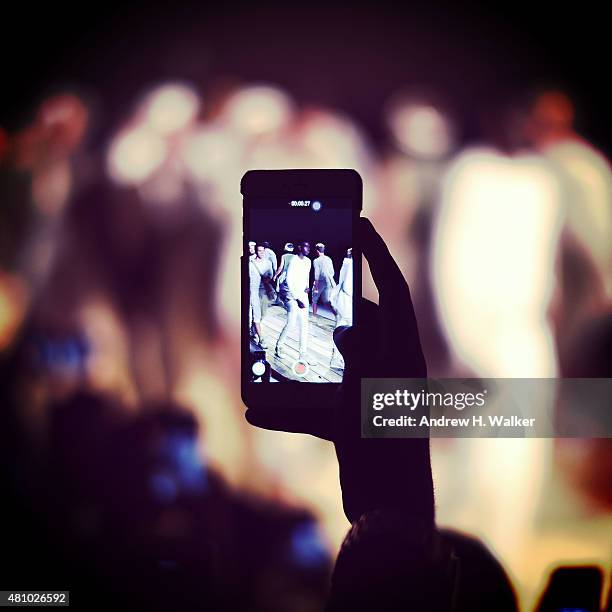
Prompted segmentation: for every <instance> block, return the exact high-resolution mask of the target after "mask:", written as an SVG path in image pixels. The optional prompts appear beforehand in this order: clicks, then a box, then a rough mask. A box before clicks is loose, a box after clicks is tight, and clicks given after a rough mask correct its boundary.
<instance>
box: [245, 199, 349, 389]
mask: <svg viewBox="0 0 612 612" xmlns="http://www.w3.org/2000/svg"><path fill="white" fill-rule="evenodd" d="M244 214H245V236H244V239H245V256H246V257H248V270H249V272H248V278H247V279H245V278H243V282H248V305H246V307H247V308H248V316H245V313H243V317H242V321H243V325H246V326H248V329H247V330H246V334H247V335H248V338H249V351H250V365H251V368H250V369H251V376H250V381H251V382H252V383H253V384H258V383H268V382H270V383H275V382H278V383H287V382H298V383H336V384H338V383H341V382H342V378H343V374H344V360H343V358H342V355H341V354H340V353H339V352H338V349H337V348H336V346H335V344H334V340H333V333H334V330H335V329H336V328H337V327H339V326H345V325H349V326H350V325H352V324H353V316H354V299H353V279H354V274H353V258H352V245H353V219H354V203H353V202H352V201H351V199H350V198H341V197H325V198H324V197H320V198H317V197H316V196H313V197H312V198H311V199H292V198H290V197H267V198H263V197H252V198H249V202H248V206H247V207H246V208H245V213H244Z"/></svg>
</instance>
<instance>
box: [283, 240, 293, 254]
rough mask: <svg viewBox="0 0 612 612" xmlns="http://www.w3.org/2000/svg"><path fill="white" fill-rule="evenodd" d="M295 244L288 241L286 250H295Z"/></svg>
mask: <svg viewBox="0 0 612 612" xmlns="http://www.w3.org/2000/svg"><path fill="white" fill-rule="evenodd" d="M293 249H294V246H293V242H287V243H286V244H285V251H289V252H290V253H291V252H293Z"/></svg>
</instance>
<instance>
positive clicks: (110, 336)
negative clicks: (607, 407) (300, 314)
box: [0, 82, 612, 611]
mask: <svg viewBox="0 0 612 612" xmlns="http://www.w3.org/2000/svg"><path fill="white" fill-rule="evenodd" d="M126 109H127V110H126V113H125V116H124V118H123V125H122V126H121V127H120V128H119V129H115V130H112V131H109V132H108V133H107V134H106V138H105V139H104V143H103V144H99V143H96V144H95V146H94V145H93V144H92V143H91V142H89V140H88V133H89V131H90V128H91V126H92V125H93V124H94V123H95V122H96V120H97V117H96V108H95V107H94V106H93V105H90V104H89V103H88V101H87V100H86V99H84V98H83V97H81V96H79V95H77V94H76V93H73V92H69V91H67V92H65V93H63V94H58V95H54V96H52V97H50V98H48V99H45V100H44V101H43V102H42V103H41V104H40V106H39V108H38V109H37V111H36V113H35V116H33V117H32V121H31V124H30V125H29V126H28V127H27V128H25V129H22V130H21V131H19V132H16V133H9V132H8V131H6V130H3V129H2V127H1V126H0V193H1V205H0V236H1V239H0V351H1V354H0V356H1V358H2V379H3V380H2V383H3V384H2V393H3V405H4V406H5V407H6V410H5V413H6V414H5V417H6V419H7V425H6V427H3V434H4V436H5V439H4V440H3V450H4V454H5V456H4V458H3V463H4V465H5V468H4V469H5V471H6V474H7V476H8V477H9V479H10V481H11V482H12V483H13V487H14V490H15V492H16V493H17V494H18V495H16V497H15V499H16V500H20V501H18V502H17V501H16V502H15V507H14V508H13V509H12V511H13V512H14V516H15V517H16V516H32V517H33V520H32V522H33V523H36V520H34V518H35V517H38V518H39V519H40V521H41V527H40V529H41V533H42V532H43V531H44V533H45V534H47V535H46V536H45V537H51V535H49V534H52V535H53V536H54V537H57V538H58V539H60V540H61V542H62V544H61V545H58V546H59V548H61V549H63V550H65V551H67V552H66V555H67V556H68V555H69V554H70V552H69V551H71V550H72V548H71V547H74V549H75V550H76V549H78V555H81V556H83V558H84V561H83V566H82V567H83V568H84V569H83V572H86V569H85V568H87V559H89V562H91V563H93V561H92V559H94V558H95V560H96V563H99V564H100V566H104V567H105V568H112V573H113V575H114V576H115V578H116V580H117V581H118V580H119V577H120V576H121V575H122V573H124V572H126V571H127V568H128V567H131V568H133V567H137V568H139V572H138V575H139V576H140V579H141V580H142V581H143V582H142V584H146V583H147V582H148V581H150V580H155V579H156V577H159V576H162V575H163V576H166V577H168V576H169V577H170V578H168V579H169V580H171V581H174V582H172V584H173V588H175V589H176V592H177V593H178V592H181V593H182V594H183V595H182V596H184V597H186V595H185V593H187V592H188V593H190V595H189V596H190V597H193V598H195V599H194V600H196V599H197V598H198V597H202V596H203V594H204V593H208V594H209V595H210V593H212V595H210V596H211V597H218V598H220V599H219V600H220V601H222V600H223V598H224V597H230V596H231V597H233V598H234V600H233V603H234V604H236V606H237V607H240V605H239V603H240V601H250V602H254V603H253V607H252V608H251V609H262V610H273V609H279V610H281V609H282V610H285V609H293V610H297V609H300V610H305V611H306V610H315V609H318V608H320V606H321V605H322V602H323V601H324V597H325V592H326V585H327V580H328V576H329V571H330V567H331V559H333V557H334V556H335V554H336V552H337V548H338V546H339V543H340V541H341V539H342V537H343V535H344V533H345V531H346V528H347V523H346V521H345V519H344V518H343V516H342V511H341V506H340V494H339V487H338V476H337V465H336V462H335V456H334V454H333V449H331V448H329V447H328V446H327V445H326V444H325V443H324V442H322V441H320V440H316V439H314V438H310V437H304V436H297V435H292V434H281V433H272V432H268V431H264V430H256V429H254V428H252V427H250V426H248V425H247V424H246V422H245V421H244V419H243V411H244V407H243V406H242V404H241V400H240V391H239V387H240V385H239V370H240V343H239V336H240V330H239V324H240V312H239V308H240V307H239V304H240V298H239V291H240V266H239V262H240V259H239V258H240V255H241V253H242V250H243V244H242V241H243V238H242V234H241V231H242V228H241V214H242V213H241V211H242V200H241V195H240V189H239V186H240V178H241V177H242V175H243V174H244V172H245V171H247V170H249V169H258V168H275V169H281V168H355V169H356V170H357V171H358V172H359V173H360V174H361V176H362V178H363V183H364V207H363V208H364V215H365V216H367V217H369V218H370V219H371V220H372V221H373V223H374V225H375V227H376V228H377V230H378V231H379V232H380V234H381V235H382V236H383V238H384V239H385V241H386V242H387V244H388V246H389V248H390V250H391V252H392V254H393V255H394V256H395V258H396V260H397V261H398V263H399V265H400V267H401V269H402V271H403V273H404V275H405V276H406V278H407V280H408V282H409V285H410V288H411V292H412V295H413V300H414V304H415V309H416V314H417V319H418V322H419V329H420V333H421V338H422V342H423V348H424V351H425V356H426V359H427V363H428V368H429V374H430V376H437V377H443V376H447V377H499V378H504V377H546V378H548V377H552V378H555V377H560V376H567V377H611V376H612V369H611V368H612V366H611V364H612V173H611V171H610V165H609V161H608V160H607V159H606V157H605V156H604V155H603V153H602V152H600V151H598V150H597V149H596V148H595V147H594V146H593V145H591V144H590V143H589V142H588V141H586V140H585V139H584V138H582V137H581V136H580V135H579V134H578V133H576V132H575V130H574V115H575V108H574V103H573V101H572V100H571V99H570V98H569V97H568V96H567V95H566V94H564V93H563V92H560V91H541V92H539V93H538V94H537V95H533V96H532V97H531V98H530V99H529V100H527V101H526V102H525V103H524V104H523V105H522V106H520V107H519V106H517V107H516V108H514V109H513V110H512V113H508V114H507V115H505V116H500V117H498V121H497V123H496V125H495V126H494V129H491V130H490V137H489V139H488V141H486V142H482V144H481V145H479V146H472V147H469V148H464V147H462V146H460V144H459V143H460V139H459V138H458V134H459V133H460V132H461V130H462V125H461V120H460V118H458V117H456V116H455V117H453V116H452V114H451V113H450V111H449V110H448V105H447V104H446V103H445V101H444V100H440V99H439V97H435V96H430V95H427V94H425V93H422V92H416V91H415V92H412V91H400V92H398V93H397V94H396V95H395V96H393V97H391V98H390V99H389V101H388V104H387V105H386V106H385V107H384V108H383V109H381V111H380V117H379V120H380V121H381V122H383V123H384V124H385V125H386V127H387V132H388V142H387V143H386V145H385V146H384V147H380V146H378V147H374V146H373V144H372V143H371V142H370V141H369V139H368V136H367V134H366V133H365V132H364V130H363V129H362V128H361V127H360V126H359V125H358V124H357V123H356V122H355V121H353V120H352V119H351V117H350V116H348V115H346V114H344V113H342V112H340V111H338V110H333V109H329V108H309V107H304V106H302V105H300V103H299V101H297V100H295V99H293V98H292V97H291V95H290V94H289V93H288V92H287V91H284V90H283V89H281V88H279V87H277V86H274V85H268V84H244V85H241V86H236V87H234V88H231V89H227V88H225V89H219V88H216V89H215V88H213V89H211V91H210V92H209V91H207V90H205V89H203V88H202V87H200V86H198V85H197V84H194V83H184V82H169V83H163V84H160V85H158V86H156V87H153V88H151V89H150V90H148V91H145V92H143V93H142V97H141V98H140V99H138V100H136V101H134V103H133V104H132V105H131V106H130V107H127V106H126ZM364 271H366V274H365V276H364V282H363V287H364V295H365V297H369V298H370V299H373V300H374V301H376V292H375V288H374V286H373V283H372V282H371V280H370V279H369V276H368V274H367V270H366V267H364ZM543 401H544V402H548V403H549V409H550V410H551V411H554V410H555V398H554V397H550V398H543ZM608 442H609V440H569V439H568V440H538V439H529V440H479V439H469V440H459V439H457V440H435V441H433V442H432V460H433V469H434V481H435V483H436V497H437V513H438V520H439V522H440V523H442V524H443V525H446V526H452V527H455V528H458V529H461V530H464V531H466V532H469V533H473V534H475V535H477V536H479V537H481V538H482V539H483V540H484V541H485V542H486V543H487V544H488V545H489V547H490V548H491V549H492V551H493V552H494V553H495V554H496V555H497V556H498V558H499V559H500V560H501V562H502V564H503V565H504V567H505V569H506V571H507V572H508V573H509V575H510V577H511V579H512V581H513V584H514V586H515V588H516V590H517V593H518V595H519V600H520V602H521V605H522V606H523V608H524V609H530V606H532V605H533V603H534V601H535V599H536V597H537V596H538V595H539V593H540V592H541V590H542V588H543V586H544V585H545V583H546V581H547V580H548V576H549V574H550V572H551V570H552V569H554V568H555V567H556V566H558V565H560V564H562V563H563V564H595V565H599V566H601V567H603V568H604V569H606V570H607V572H608V573H609V570H610V551H611V540H610V533H612V511H611V510H612V481H611V480H610V474H612V469H611V467H612V446H611V445H610V444H608ZM501 480H503V482H504V488H503V489H502V490H500V488H499V483H500V481H501ZM43 519H44V521H43ZM43 522H44V523H45V525H44V526H43V525H42V523H43ZM4 529H5V530H7V531H10V527H9V526H8V525H7V524H5V526H4ZM58 534H61V538H60V536H59V535H58ZM37 536H40V537H43V536H42V535H41V534H39V533H31V534H30V536H29V537H30V538H31V541H34V540H35V537H37ZM16 537H17V536H15V538H16ZM118 550H121V551H123V553H124V554H118V553H117V551H118ZM94 551H95V552H94ZM22 554H23V555H24V556H23V559H21V565H19V563H17V565H16V566H15V568H16V569H15V570H14V575H15V576H18V575H19V572H18V568H20V567H21V568H23V567H27V566H28V564H29V563H30V562H31V561H30V559H29V557H28V556H27V555H26V554H25V552H23V553H22ZM38 563H39V564H40V570H41V575H42V573H43V569H45V568H46V570H48V568H49V567H53V566H54V560H53V559H39V560H38ZM230 565H231V567H233V568H240V570H239V571H238V570H236V572H235V573H234V574H232V576H233V580H234V581H235V583H232V584H231V585H225V584H224V583H223V580H224V579H225V578H226V577H227V576H228V575H229V573H228V572H227V571H225V569H224V568H227V567H228V566H230ZM197 566H205V567H206V568H208V569H207V572H206V575H207V576H208V579H209V580H210V582H209V583H206V582H205V581H203V580H200V581H198V579H196V577H195V573H194V568H195V567H197ZM57 574H58V575H57V577H56V578H57V579H59V580H60V581H61V580H62V579H64V580H67V579H68V578H67V577H66V576H65V575H64V576H63V575H62V574H61V564H58V565H57ZM87 575H88V576H93V575H97V574H96V573H95V572H93V571H92V572H91V573H90V574H87ZM111 579H112V578H111ZM51 582H52V581H51ZM51 582H50V583H49V584H51ZM117 583H118V582H117ZM134 588H135V591H136V590H137V589H138V585H135V587H134ZM169 596H170V595H169ZM241 598H243V599H241ZM223 603H224V604H227V602H223ZM227 605H228V606H229V605H230V604H227ZM257 606H259V607H257Z"/></svg>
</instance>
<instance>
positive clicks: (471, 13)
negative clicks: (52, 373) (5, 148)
mask: <svg viewBox="0 0 612 612" xmlns="http://www.w3.org/2000/svg"><path fill="white" fill-rule="evenodd" d="M488 4H489V5H485V4H484V3H483V4H479V3H461V6H450V5H445V4H433V5H431V4H430V5H428V6H427V7H425V6H422V5H420V4H414V3H405V4H404V3H402V5H401V6H394V5H393V4H391V3H388V4H386V3H376V4H373V3H372V4H364V3H360V4H355V3H351V4H350V5H349V4H348V3H347V4H346V5H344V6H343V5H342V4H338V3H336V4H334V3H325V4H322V3H317V2H314V3H313V2H309V3H301V4H295V5H293V6H291V5H287V3H280V2H276V3H274V2H271V3H270V2H269V3H256V4H252V5H250V4H248V3H245V2H233V3H224V4H222V3H216V4H212V5H205V4H204V3H196V2H188V3H171V4H169V5H167V6H162V5H161V4H155V3H132V4H129V5H126V4H120V3H118V2H112V1H111V2H105V3H103V4H102V3H69V4H68V3H45V4H44V5H34V4H30V3H27V2H19V3H17V2H11V3H9V4H8V5H5V6H4V7H3V16H2V23H3V28H2V30H3V31H2V36H1V37H0V57H2V65H3V69H2V88H1V90H2V95H1V96H0V125H2V126H3V127H5V128H7V129H8V130H9V131H12V130H13V129H16V128H18V127H20V126H22V125H25V124H26V123H27V122H28V121H29V120H30V118H31V114H32V113H33V111H34V109H35V107H36V103H37V102H39V101H40V100H41V99H42V98H43V97H44V95H46V94H48V93H51V92H53V91H55V90H57V89H62V88H63V87H65V86H73V87H76V89H77V91H78V92H80V93H81V94H82V95H85V96H87V97H88V98H89V101H90V103H92V104H94V106H95V108H96V109H97V130H96V129H94V130H92V131H91V133H90V139H92V140H96V139H100V138H102V139H103V138H104V137H105V136H104V135H105V133H106V131H107V130H108V129H109V128H112V127H114V126H116V125H117V124H118V123H119V122H120V121H121V120H122V119H123V118H124V116H125V113H126V104H129V103H134V102H135V101H136V96H137V95H141V94H142V91H143V87H147V86H149V85H153V84H155V83H157V82H159V81H161V80H163V79H165V78H173V79H176V78H185V79H189V80H192V81H194V82H196V83H198V84H199V85H200V86H203V87H204V88H206V87H213V85H214V87H216V88H221V89H222V88H223V83H227V85H231V84H232V83H235V82H248V81H252V80H255V81H269V82H272V83H277V84H279V85H281V86H282V87H285V88H286V89H287V90H288V91H289V93H290V94H292V95H293V96H295V98H296V99H297V100H298V101H300V103H303V104H309V103H310V104H325V105H328V106H331V107H333V108H336V109H339V110H344V111H346V112H348V113H349V114H350V115H351V116H353V117H354V118H355V119H356V120H357V121H358V122H359V123H360V124H361V125H363V126H365V128H366V129H367V131H368V133H369V135H370V137H371V139H372V141H373V143H374V144H375V145H378V146H379V147H384V146H385V144H386V138H387V135H386V130H385V128H384V126H383V124H382V121H381V108H382V106H383V105H384V103H385V102H386V100H388V98H389V96H390V95H391V94H392V93H393V92H395V91H397V89H398V88H401V87H402V86H406V87H407V86H410V87H419V88H424V89H426V90H428V91H433V92H435V93H438V94H440V95H441V97H442V98H443V99H444V100H445V101H446V102H447V106H449V107H450V108H449V110H450V111H451V113H452V114H454V115H455V116H456V117H457V118H458V119H459V124H460V134H459V137H460V142H461V143H462V144H468V143H471V142H476V141H479V140H482V139H483V138H486V136H487V134H486V130H485V127H484V125H485V123H488V124H491V123H495V121H496V118H497V117H498V115H499V113H500V112H503V111H504V110H505V109H507V108H508V106H511V105H513V104H515V103H518V102H520V100H521V99H522V98H523V97H525V96H527V95H529V94H530V93H532V92H533V89H534V88H536V89H538V88H544V87H558V88H562V89H564V90H565V91H567V92H568V93H569V95H570V97H571V98H572V99H573V100H574V101H575V103H576V107H577V110H578V116H577V128H578V132H579V133H581V134H582V135H584V136H586V137H587V138H588V139H589V140H591V142H593V143H594V144H595V145H596V146H597V147H599V148H601V149H603V150H604V152H606V153H607V154H608V155H609V154H610V150H611V149H610V143H611V138H610V127H609V121H608V109H609V107H610V97H609V94H608V92H607V89H608V88H607V80H608V78H607V72H608V66H607V62H608V48H607V41H608V27H609V25H608V23H609V22H608V19H607V18H604V14H603V11H604V6H603V5H599V7H597V5H596V4H595V3H592V2H580V3H576V4H573V5H572V7H573V8H568V7H567V5H565V4H562V3H550V4H544V3H524V4H522V3H488Z"/></svg>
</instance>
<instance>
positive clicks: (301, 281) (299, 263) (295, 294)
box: [277, 255, 312, 355]
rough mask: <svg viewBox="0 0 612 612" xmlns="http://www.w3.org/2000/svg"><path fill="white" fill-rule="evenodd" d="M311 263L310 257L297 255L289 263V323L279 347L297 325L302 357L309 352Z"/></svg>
mask: <svg viewBox="0 0 612 612" xmlns="http://www.w3.org/2000/svg"><path fill="white" fill-rule="evenodd" d="M311 265H312V263H311V261H310V259H309V258H308V257H305V256H304V257H300V256H299V255H296V256H294V257H292V258H291V259H290V261H289V266H288V268H287V278H286V280H285V282H286V284H287V289H288V293H287V298H286V304H287V321H286V323H285V326H284V327H283V330H282V331H281V333H280V336H279V337H278V343H277V347H280V346H282V345H283V343H284V342H285V337H286V336H287V333H288V331H289V330H290V329H293V328H294V327H295V324H296V322H297V324H298V325H299V328H300V355H303V354H305V353H306V351H307V350H308V310H309V308H308V293H307V289H308V282H309V280H310V268H311ZM298 299H299V300H300V301H301V302H302V304H303V305H304V308H300V307H299V306H298V303H297V300H298Z"/></svg>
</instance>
